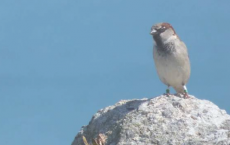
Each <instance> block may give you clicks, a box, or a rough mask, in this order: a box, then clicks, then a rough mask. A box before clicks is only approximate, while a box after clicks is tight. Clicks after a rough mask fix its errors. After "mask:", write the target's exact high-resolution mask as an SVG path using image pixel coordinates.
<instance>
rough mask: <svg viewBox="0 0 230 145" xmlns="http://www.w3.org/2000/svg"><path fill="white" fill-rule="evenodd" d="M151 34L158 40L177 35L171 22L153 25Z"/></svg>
mask: <svg viewBox="0 0 230 145" xmlns="http://www.w3.org/2000/svg"><path fill="white" fill-rule="evenodd" d="M150 34H151V35H152V36H153V38H154V40H155V41H156V42H157V41H166V40H168V39H169V38H170V37H171V36H175V37H177V34H176V32H175V30H174V29H173V27H172V26H171V25H170V24H169V23H158V24H155V25H153V26H152V28H151V32H150Z"/></svg>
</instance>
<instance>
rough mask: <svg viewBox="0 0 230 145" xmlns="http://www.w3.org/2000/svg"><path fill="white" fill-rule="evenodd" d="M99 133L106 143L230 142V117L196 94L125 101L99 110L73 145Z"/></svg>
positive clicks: (206, 144) (178, 144)
mask: <svg viewBox="0 0 230 145" xmlns="http://www.w3.org/2000/svg"><path fill="white" fill-rule="evenodd" d="M98 134H102V135H104V136H105V137H106V138H107V140H106V143H105V144H106V145H230V116H229V115H228V114H227V113H226V111H224V110H221V109H219V108H218V107H217V106H216V105H215V104H213V103H212V102H210V101H207V100H200V99H197V98H195V97H193V96H190V98H189V99H183V98H179V97H177V96H170V97H166V96H164V95H162V96H159V97H156V98H152V99H140V100H122V101H120V102H118V103H116V104H115V105H113V106H109V107H106V108H104V109H101V110H99V111H98V112H97V113H96V114H95V115H94V116H93V118H92V120H91V121H90V123H89V125H87V126H83V127H82V129H81V131H80V132H79V133H78V134H77V136H76V137H75V140H74V141H73V143H72V145H84V143H83V141H82V136H83V135H84V136H85V137H86V139H87V140H88V142H90V141H91V140H92V139H93V138H96V137H97V136H98Z"/></svg>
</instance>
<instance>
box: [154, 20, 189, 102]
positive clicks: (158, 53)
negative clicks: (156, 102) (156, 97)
mask: <svg viewBox="0 0 230 145" xmlns="http://www.w3.org/2000/svg"><path fill="white" fill-rule="evenodd" d="M150 34H151V35H152V36H153V40H154V41H155V44H154V47H153V58H154V62H155V67H156V70H157V73H158V76H159V78H160V80H161V81H162V82H163V83H164V84H165V85H167V89H166V94H167V95H169V94H170V90H169V88H170V86H171V87H173V88H174V89H175V90H176V92H177V94H182V95H184V97H185V98H188V90H187V88H186V84H187V82H188V80H189V77H190V72H191V71H190V61H189V56H188V51H187V47H186V45H185V43H184V42H183V41H181V39H180V38H179V36H178V35H177V34H176V31H175V30H174V29H173V27H172V26H171V25H170V24H169V23H158V24H155V25H153V26H152V28H151V32H150Z"/></svg>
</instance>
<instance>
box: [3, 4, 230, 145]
mask: <svg viewBox="0 0 230 145" xmlns="http://www.w3.org/2000/svg"><path fill="white" fill-rule="evenodd" d="M229 5H230V1H227V0H223V1H221V2H220V1H216V0H204V1H200V0H194V1H184V0H177V1H166V0H160V1H159V0H158V1H155V0H145V1H140V0H126V1H124V0H110V1H108V0H91V1H89V0H48V1H47V0H39V1H38V0H37V1H35V0H20V1H19V0H1V2H0V68H1V69H0V70H1V71H0V144H1V145H49V144H52V145H66V144H71V142H72V141H73V139H74V137H75V135H76V134H77V133H78V131H79V130H80V127H81V126H83V125H87V124H88V122H89V121H90V119H91V117H92V115H93V114H94V113H95V112H96V111H97V110H99V109H101V108H104V107H106V106H108V105H113V104H115V103H116V102H118V101H119V100H122V99H134V98H137V99H140V98H144V97H148V98H152V97H156V96H159V95H161V94H162V93H163V92H164V91H165V88H166V87H165V86H164V85H163V84H162V83H161V82H160V80H159V78H158V76H157V74H156V71H155V67H154V63H153V58H152V47H153V40H152V37H151V36H150V35H149V33H150V28H151V26H152V25H153V24H155V23H158V22H169V23H171V24H172V25H173V27H174V28H175V30H176V31H177V33H178V35H179V36H180V38H181V39H182V40H183V41H184V42H185V43H186V45H187V47H188V50H189V54H190V59H191V65H192V73H191V78H190V81H189V83H188V85H187V87H188V89H189V92H190V94H192V95H195V96H196V97H198V98H200V99H207V100H210V101H212V102H214V103H215V104H217V105H218V106H219V107H220V108H222V109H225V110H226V111H227V112H228V113H229V112H230V107H229V102H230V97H229V90H230V84H229V80H230V78H229V74H230V67H229V66H230V64H229V63H230V57H229V54H230V43H229V41H230V40H229V38H230V33H229V32H230V27H229V26H230V18H229V17H230V15H229V14H230V9H229Z"/></svg>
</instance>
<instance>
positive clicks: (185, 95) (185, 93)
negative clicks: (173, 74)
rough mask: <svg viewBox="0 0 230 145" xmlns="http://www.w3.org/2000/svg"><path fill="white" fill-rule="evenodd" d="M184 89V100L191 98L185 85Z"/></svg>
mask: <svg viewBox="0 0 230 145" xmlns="http://www.w3.org/2000/svg"><path fill="white" fill-rule="evenodd" d="M183 88H184V98H187V99H188V98H189V95H188V89H187V88H186V86H185V85H183Z"/></svg>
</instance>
